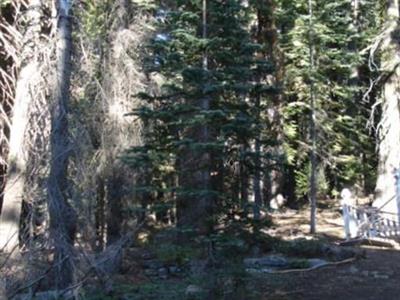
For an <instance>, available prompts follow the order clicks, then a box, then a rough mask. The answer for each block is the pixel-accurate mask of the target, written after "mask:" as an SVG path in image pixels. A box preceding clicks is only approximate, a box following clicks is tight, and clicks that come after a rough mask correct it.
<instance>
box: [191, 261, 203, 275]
mask: <svg viewBox="0 0 400 300" xmlns="http://www.w3.org/2000/svg"><path fill="white" fill-rule="evenodd" d="M189 268H190V272H191V273H193V274H202V273H204V272H206V269H207V261H206V260H192V261H191V262H190V263H189Z"/></svg>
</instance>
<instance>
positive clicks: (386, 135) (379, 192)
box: [373, 0, 400, 221]
mask: <svg viewBox="0 0 400 300" xmlns="http://www.w3.org/2000/svg"><path fill="white" fill-rule="evenodd" d="M387 5H388V7H387V17H386V20H387V21H386V22H387V23H386V28H387V30H386V35H385V37H384V39H383V41H382V43H381V53H382V70H383V72H385V73H387V74H388V76H386V80H385V82H384V85H383V92H382V93H383V95H382V96H383V99H382V115H381V120H380V123H379V125H380V126H379V165H378V179H377V183H376V190H375V193H376V194H375V197H376V199H375V201H374V204H373V205H374V206H376V207H382V209H383V210H384V211H387V212H391V213H396V214H398V213H399V212H400V210H399V205H400V204H399V203H398V202H397V201H396V199H395V198H396V197H395V195H396V187H395V184H396V180H395V177H394V171H395V169H398V168H400V129H399V128H400V107H399V103H400V102H399V100H400V68H399V63H400V45H399V41H398V38H397V37H398V35H397V33H398V32H399V29H400V23H399V1H398V0H390V1H388V4H387ZM399 221H400V219H399Z"/></svg>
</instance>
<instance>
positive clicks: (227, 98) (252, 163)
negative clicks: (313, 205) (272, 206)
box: [126, 1, 272, 233]
mask: <svg viewBox="0 0 400 300" xmlns="http://www.w3.org/2000/svg"><path fill="white" fill-rule="evenodd" d="M203 4H204V3H203V2H200V1H197V2H196V1H195V2H192V3H190V4H188V3H181V2H178V5H177V7H176V8H175V9H174V10H173V11H170V12H169V13H168V17H167V20H166V22H165V26H164V28H163V29H162V30H160V32H162V33H160V34H159V35H158V36H157V37H156V38H155V41H154V43H153V44H152V49H153V57H152V58H151V61H150V62H151V68H152V69H150V70H151V71H157V72H159V73H160V74H162V75H163V77H164V78H165V84H164V86H163V87H162V92H161V95H159V96H157V97H154V96H149V95H143V96H144V98H146V99H147V102H148V105H147V106H144V107H143V108H142V109H141V110H139V111H137V112H136V114H139V115H140V116H141V118H142V120H143V122H145V123H146V124H149V127H150V128H151V130H150V131H149V132H148V138H147V145H145V146H144V147H141V148H135V149H133V151H132V152H131V154H130V156H128V157H127V158H126V159H127V162H128V163H130V164H131V165H132V166H136V167H137V166H139V165H141V166H143V167H144V165H146V164H147V168H148V169H153V170H155V169H159V166H160V165H168V166H169V167H170V168H173V171H172V173H173V174H175V175H176V176H177V178H178V186H177V193H178V196H177V217H178V226H179V227H180V228H181V229H182V228H186V227H189V228H190V229H194V230H195V231H199V232H201V233H207V232H210V228H211V227H210V225H212V222H213V217H214V216H215V214H216V213H217V212H218V210H215V208H217V209H219V208H222V207H225V208H226V207H234V206H235V205H236V204H234V203H237V201H236V200H237V199H238V195H237V196H232V197H231V198H230V197H228V196H227V195H228V194H230V193H231V191H230V190H229V188H231V187H232V186H233V185H234V184H235V182H236V181H235V180H233V179H232V178H235V176H232V177H230V176H228V175H229V173H230V172H234V171H233V170H232V169H231V168H230V167H229V165H234V164H235V162H238V163H239V164H240V165H241V167H240V168H241V172H240V173H241V176H242V179H241V182H242V185H243V186H242V188H241V189H242V200H243V198H244V197H247V196H244V195H243V194H244V193H247V191H248V188H249V187H248V186H247V184H248V182H249V179H248V178H246V177H247V176H251V175H252V174H255V175H256V176H258V177H260V175H257V173H259V172H260V170H259V169H260V167H259V166H256V165H257V160H259V159H260V156H259V155H260V153H259V150H257V151H254V150H253V151H251V150H250V146H251V143H252V142H253V141H255V140H257V139H258V140H259V143H260V144H259V147H260V146H261V145H263V144H261V143H265V140H260V133H261V132H264V133H265V128H266V126H265V125H264V124H263V122H262V121H261V117H262V114H261V111H262V110H263V109H264V107H265V106H264V105H265V102H263V103H261V102H260V99H265V97H266V96H267V95H270V93H271V87H270V84H269V83H268V82H265V81H260V80H259V78H261V76H266V75H265V74H269V73H271V71H272V66H271V64H270V63H269V62H268V61H267V60H266V58H265V56H257V55H256V53H257V51H260V52H261V49H262V45H260V44H259V43H257V42H254V41H253V39H252V35H251V33H250V31H249V28H250V27H251V26H250V24H251V13H250V12H251V10H250V7H248V6H247V7H246V6H244V5H242V4H240V3H237V1H227V2H226V3H220V2H219V1H208V2H207V11H206V12H205V11H204V6H203ZM204 13H205V14H204ZM205 21H207V22H205ZM204 25H206V27H204ZM205 29H207V30H206V31H207V34H206V35H205V34H204V33H205ZM263 101H265V100H263ZM170 170H171V169H170ZM244 170H245V173H243V171H244ZM170 172H171V171H170ZM244 174H246V175H244ZM154 179H155V178H154V175H153V184H154V183H155V181H154ZM155 186H156V184H154V185H153V187H155ZM237 192H239V191H237ZM229 198H230V199H229ZM232 200H233V202H232ZM232 205H233V206H232Z"/></svg>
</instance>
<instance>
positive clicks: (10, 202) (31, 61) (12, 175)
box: [0, 0, 42, 252]
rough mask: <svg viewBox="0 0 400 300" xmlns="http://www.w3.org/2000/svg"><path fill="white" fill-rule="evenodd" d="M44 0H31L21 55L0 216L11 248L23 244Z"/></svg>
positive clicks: (3, 239)
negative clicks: (22, 224) (31, 118)
mask: <svg viewBox="0 0 400 300" xmlns="http://www.w3.org/2000/svg"><path fill="white" fill-rule="evenodd" d="M41 5H42V3H41V0H31V1H30V2H29V7H28V12H27V24H28V25H27V26H28V28H27V29H26V32H25V35H24V38H23V43H24V45H25V46H24V48H23V49H22V52H21V55H22V58H21V68H20V71H19V75H18V81H17V85H16V92H15V99H14V108H13V115H12V125H11V128H10V143H9V154H8V165H9V167H8V171H7V185H6V187H5V191H4V199H3V206H2V213H1V218H0V249H4V250H5V251H7V252H9V251H12V250H16V249H17V248H18V244H19V224H20V217H21V209H22V202H23V198H24V193H25V188H26V186H25V184H26V178H27V176H28V175H29V174H26V171H27V166H28V162H29V153H28V147H29V141H28V135H27V130H28V126H29V108H30V106H31V104H32V103H33V101H34V97H35V92H36V90H35V83H37V81H38V79H39V78H40V72H39V61H38V57H37V53H38V49H37V46H38V44H37V43H38V41H39V38H40V31H41V20H40V19H41V17H42V12H41Z"/></svg>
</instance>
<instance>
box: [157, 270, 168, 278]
mask: <svg viewBox="0 0 400 300" xmlns="http://www.w3.org/2000/svg"><path fill="white" fill-rule="evenodd" d="M158 277H160V278H161V279H168V269H167V268H159V269H158Z"/></svg>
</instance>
